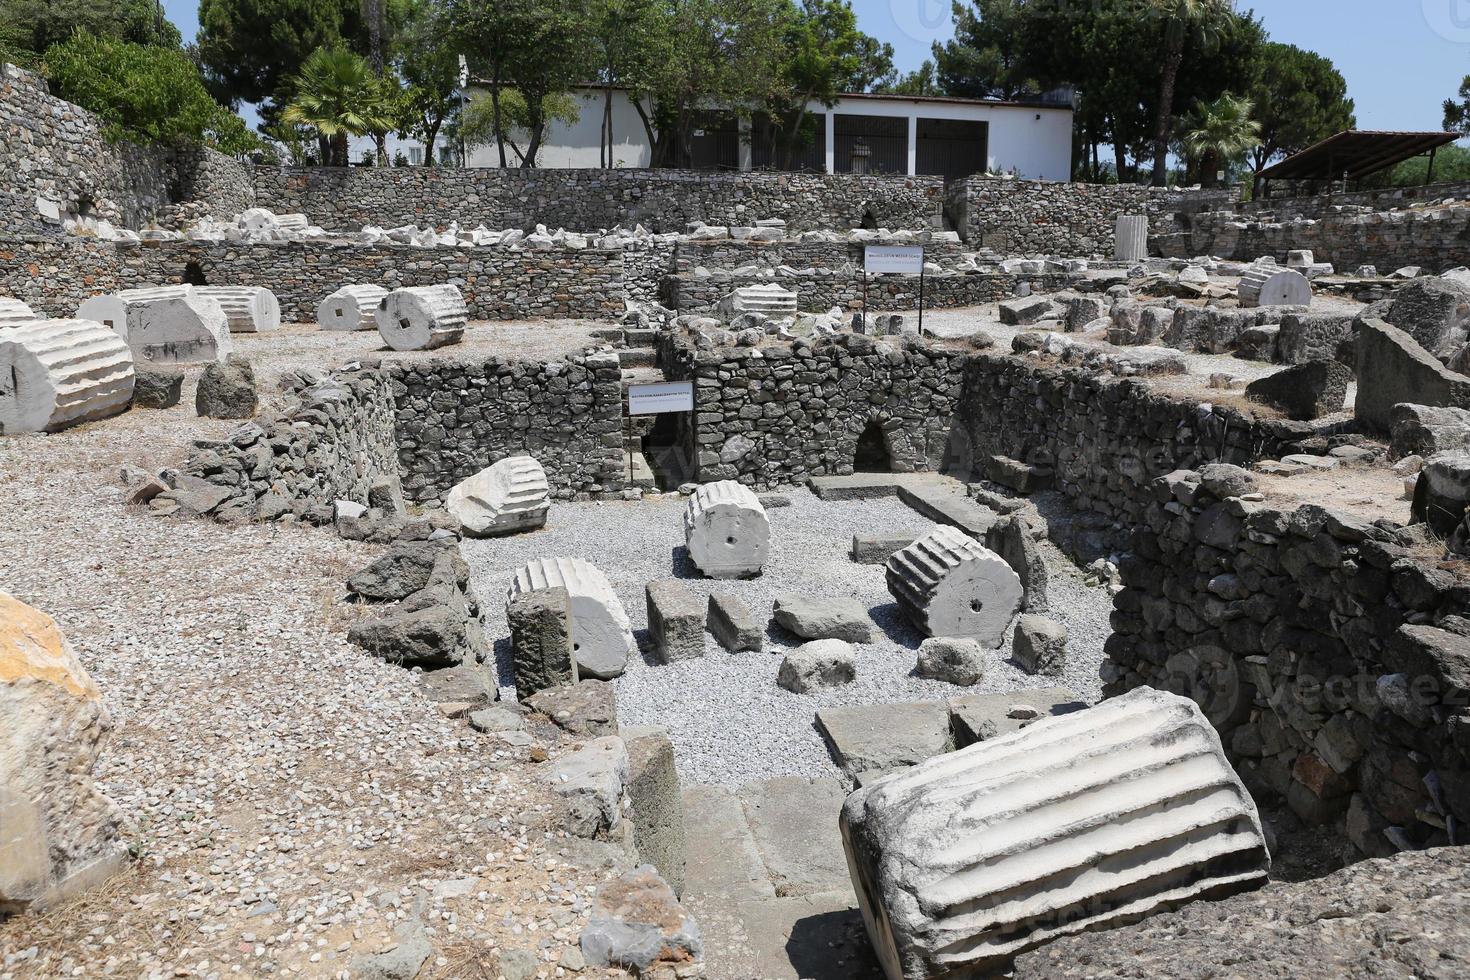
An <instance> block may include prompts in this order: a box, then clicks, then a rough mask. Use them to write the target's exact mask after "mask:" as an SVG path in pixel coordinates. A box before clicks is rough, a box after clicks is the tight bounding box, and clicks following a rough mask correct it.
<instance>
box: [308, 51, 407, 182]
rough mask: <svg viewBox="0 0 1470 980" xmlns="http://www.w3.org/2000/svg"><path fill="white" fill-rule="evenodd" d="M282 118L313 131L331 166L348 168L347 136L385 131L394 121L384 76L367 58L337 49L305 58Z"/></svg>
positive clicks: (318, 52)
mask: <svg viewBox="0 0 1470 980" xmlns="http://www.w3.org/2000/svg"><path fill="white" fill-rule="evenodd" d="M281 120H282V121H283V122H286V123H292V124H296V125H303V126H311V127H313V128H314V129H316V131H317V132H318V133H320V134H321V135H322V136H323V137H324V138H325V140H326V141H327V146H328V149H329V151H330V153H329V157H330V159H328V160H326V161H325V162H326V163H327V164H328V165H329V166H334V167H345V166H347V138H348V137H349V136H363V135H365V134H368V133H374V134H377V133H386V132H387V131H388V130H390V129H392V128H393V126H394V122H395V120H394V118H393V107H392V104H391V101H390V100H389V99H388V97H387V92H386V88H385V85H384V82H383V79H380V78H379V77H378V76H377V75H376V74H374V73H373V69H372V66H371V65H369V64H368V63H367V60H366V59H364V58H362V57H360V56H358V55H355V54H353V53H352V52H351V51H348V50H346V49H345V48H337V47H331V48H326V47H323V48H317V49H316V50H315V51H313V52H312V53H311V56H310V57H309V58H307V59H306V62H305V64H303V65H302V66H301V74H300V75H298V76H297V78H296V98H295V99H293V100H292V101H291V104H290V105H288V106H286V109H285V111H284V112H282V113H281Z"/></svg>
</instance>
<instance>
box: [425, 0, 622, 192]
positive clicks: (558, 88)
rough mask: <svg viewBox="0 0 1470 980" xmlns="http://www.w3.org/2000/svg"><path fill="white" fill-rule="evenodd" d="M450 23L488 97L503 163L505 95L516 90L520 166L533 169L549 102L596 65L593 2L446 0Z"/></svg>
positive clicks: (506, 124)
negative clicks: (522, 115)
mask: <svg viewBox="0 0 1470 980" xmlns="http://www.w3.org/2000/svg"><path fill="white" fill-rule="evenodd" d="M445 2H446V4H447V16H448V23H449V24H450V25H451V29H452V31H453V36H454V38H455V40H456V42H457V43H458V44H459V45H460V50H461V51H462V52H463V53H464V55H465V57H466V58H467V59H468V62H469V66H470V69H471V72H472V74H474V75H475V76H477V78H478V80H480V81H481V82H483V84H484V85H485V87H486V88H487V90H488V93H489V98H490V114H491V122H492V125H493V127H494V131H495V144H496V146H497V147H498V149H499V153H500V165H501V166H507V165H508V163H509V158H508V157H507V156H506V153H505V150H506V147H507V146H508V145H511V143H510V141H508V140H507V139H506V136H507V133H508V128H509V125H510V122H509V120H508V119H506V117H505V112H504V111H503V110H502V107H501V105H500V100H501V93H502V92H503V91H504V90H506V89H508V88H514V89H516V90H517V91H518V92H519V93H520V94H521V97H522V99H523V102H524V107H525V112H526V119H525V121H526V123H527V126H526V129H525V143H526V148H525V149H524V150H521V149H520V148H519V146H518V145H517V146H514V147H513V152H514V153H515V155H516V157H517V158H518V162H519V165H520V166H522V167H533V166H535V165H536V164H535V161H536V155H537V152H538V151H539V150H540V148H541V142H542V140H543V139H544V137H545V135H546V126H547V124H548V122H550V121H551V120H550V119H549V117H547V116H546V114H545V112H546V107H548V106H551V105H554V104H555V102H556V100H557V98H558V97H559V96H562V95H565V94H567V93H568V92H569V91H570V90H571V88H572V86H573V85H574V84H576V83H577V82H581V81H585V80H586V79H587V78H589V77H591V76H592V75H593V74H594V73H595V72H596V70H597V68H596V65H594V64H592V63H591V62H592V57H591V55H590V52H591V50H592V45H591V44H590V43H589V41H588V28H589V25H590V24H591V22H592V20H591V8H590V0H558V2H556V3H547V2H545V0H495V2H493V3H485V2H483V0H445Z"/></svg>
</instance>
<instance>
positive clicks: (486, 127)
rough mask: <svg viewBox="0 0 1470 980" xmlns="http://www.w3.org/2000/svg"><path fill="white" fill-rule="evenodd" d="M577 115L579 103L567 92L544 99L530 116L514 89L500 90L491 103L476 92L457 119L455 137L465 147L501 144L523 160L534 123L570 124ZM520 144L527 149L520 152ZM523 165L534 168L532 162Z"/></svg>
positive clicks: (486, 97)
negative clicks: (457, 128)
mask: <svg viewBox="0 0 1470 980" xmlns="http://www.w3.org/2000/svg"><path fill="white" fill-rule="evenodd" d="M580 114H581V104H580V102H579V100H578V99H577V97H576V96H575V95H572V94H570V93H568V92H559V93H557V94H555V95H548V96H546V97H544V98H543V99H542V102H541V106H540V107H539V109H538V110H537V111H536V112H535V113H533V112H532V111H531V109H530V107H529V106H527V105H526V97H525V96H524V95H522V94H521V93H520V91H519V90H518V89H513V88H503V89H501V90H500V97H499V99H498V100H497V101H496V102H494V103H492V101H491V99H490V96H489V94H488V93H480V94H478V95H476V96H474V98H472V99H470V101H469V103H468V104H467V105H466V106H465V108H464V114H463V117H462V119H461V120H460V126H459V135H460V138H461V139H463V140H464V142H465V145H466V146H489V145H491V144H492V143H497V142H500V143H504V144H505V145H506V146H509V147H510V148H511V152H512V153H514V154H515V155H516V156H517V157H519V158H521V159H522V160H525V159H527V158H528V157H530V155H531V150H530V148H529V140H530V133H531V129H532V127H533V126H535V125H536V123H537V121H538V120H539V121H540V122H541V123H542V124H549V123H557V122H559V123H565V124H567V125H571V124H572V123H574V122H576V121H577V119H578V118H579V116H580ZM521 143H526V144H527V149H525V150H522V149H521V147H520V144H521ZM526 165H527V166H535V161H534V160H532V162H531V163H529V164H526Z"/></svg>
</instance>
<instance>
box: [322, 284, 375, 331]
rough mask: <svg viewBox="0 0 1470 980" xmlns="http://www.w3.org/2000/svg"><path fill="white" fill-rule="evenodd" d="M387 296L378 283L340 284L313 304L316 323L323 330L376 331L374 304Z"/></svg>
mask: <svg viewBox="0 0 1470 980" xmlns="http://www.w3.org/2000/svg"><path fill="white" fill-rule="evenodd" d="M387 295H388V290H386V289H384V288H383V287H382V286H343V287H342V288H341V289H339V290H337V291H336V292H335V293H329V294H327V296H326V298H325V299H323V300H322V301H321V302H320V303H318V304H317V307H316V323H317V326H319V327H321V328H322V329H323V330H376V329H377V328H378V319H377V312H378V306H379V304H381V303H382V302H383V297H385V296H387Z"/></svg>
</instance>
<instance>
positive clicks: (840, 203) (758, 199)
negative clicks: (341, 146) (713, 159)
mask: <svg viewBox="0 0 1470 980" xmlns="http://www.w3.org/2000/svg"><path fill="white" fill-rule="evenodd" d="M254 176H255V198H256V203H257V204H258V205H259V206H261V207H266V208H270V209H271V210H272V211H275V212H277V213H282V212H294V211H300V212H304V213H305V214H307V215H309V216H310V217H311V220H312V221H314V222H315V223H317V224H319V225H321V226H322V227H324V228H356V227H360V226H362V225H365V224H374V225H380V226H383V227H392V226H394V225H401V224H416V225H424V224H432V225H440V226H442V225H447V224H448V223H449V222H451V221H457V222H459V224H460V225H461V226H464V227H471V228H472V227H474V226H476V225H478V224H481V223H483V224H485V225H486V226H488V227H491V228H522V229H526V230H529V229H530V228H532V227H533V226H534V225H536V224H537V223H541V224H545V225H548V226H550V227H557V226H562V227H565V228H570V229H574V230H590V229H593V228H611V227H612V226H614V225H618V224H621V225H628V226H631V225H633V224H643V225H644V226H645V227H648V228H650V229H652V230H654V231H683V230H684V227H685V225H686V224H688V223H689V222H692V221H705V222H708V223H709V224H712V225H749V224H753V223H754V222H755V220H756V219H758V218H783V219H785V220H786V222H787V224H788V225H790V226H791V227H793V228H800V229H805V228H855V227H860V226H862V225H863V224H864V222H869V223H872V225H873V226H885V227H889V228H937V227H939V224H940V220H941V218H940V206H941V200H942V197H943V193H944V182H943V180H942V179H941V178H939V177H894V176H877V175H875V176H855V175H852V174H797V173H764V172H758V173H724V172H718V171H703V170H555V169H533V170H520V169H508V170H501V169H498V168H481V169H467V168H444V167H393V168H373V167H368V168H345V169H343V168H327V167H319V168H312V169H286V168H277V167H258V168H256V170H255V175H254Z"/></svg>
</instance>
